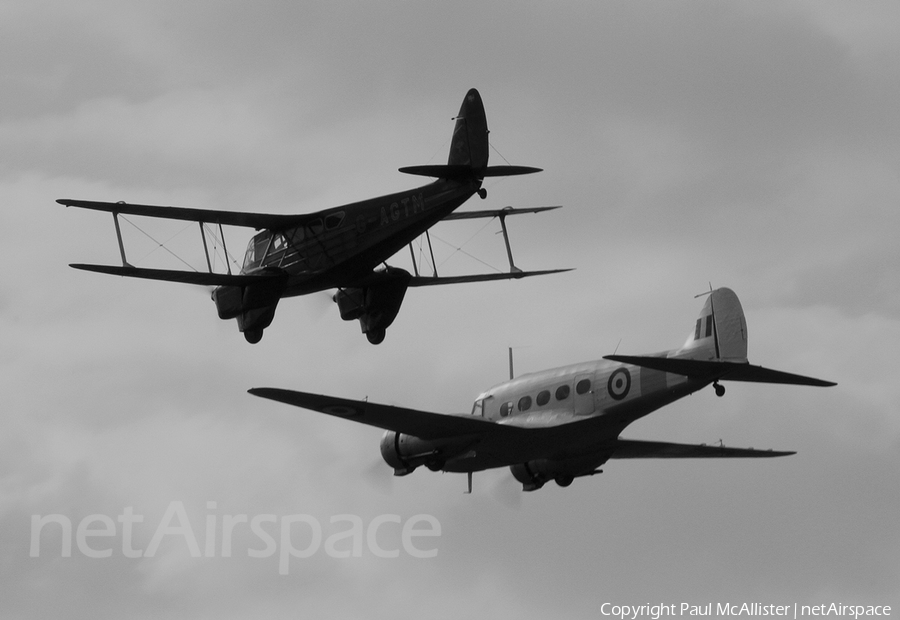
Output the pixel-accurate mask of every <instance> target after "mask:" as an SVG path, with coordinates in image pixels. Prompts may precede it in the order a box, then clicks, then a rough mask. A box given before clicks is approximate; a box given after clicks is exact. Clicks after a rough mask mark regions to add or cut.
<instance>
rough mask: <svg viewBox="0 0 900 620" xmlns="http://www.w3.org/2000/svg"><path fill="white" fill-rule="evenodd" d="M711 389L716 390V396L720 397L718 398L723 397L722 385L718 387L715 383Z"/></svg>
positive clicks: (723, 389)
mask: <svg viewBox="0 0 900 620" xmlns="http://www.w3.org/2000/svg"><path fill="white" fill-rule="evenodd" d="M713 387H714V388H715V390H716V396H720V397H721V396H725V386H724V385H719V382H718V381H715V382H714V383H713Z"/></svg>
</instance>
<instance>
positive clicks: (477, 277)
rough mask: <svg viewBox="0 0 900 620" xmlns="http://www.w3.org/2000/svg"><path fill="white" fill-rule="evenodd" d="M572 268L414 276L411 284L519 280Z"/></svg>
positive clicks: (432, 284) (428, 284)
mask: <svg viewBox="0 0 900 620" xmlns="http://www.w3.org/2000/svg"><path fill="white" fill-rule="evenodd" d="M564 271H572V269H544V270H541V271H512V272H504V273H479V274H473V275H468V276H441V277H432V276H413V277H412V279H411V280H410V281H409V286H437V285H439V284H466V283H469V282H491V281H494V280H518V279H519V278H527V277H529V276H544V275H548V274H551V273H563V272H564Z"/></svg>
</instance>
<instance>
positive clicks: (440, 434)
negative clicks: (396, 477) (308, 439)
mask: <svg viewBox="0 0 900 620" xmlns="http://www.w3.org/2000/svg"><path fill="white" fill-rule="evenodd" d="M248 392H249V393H250V394H253V395H254V396H259V397H262V398H268V399H270V400H275V401H278V402H281V403H285V404H288V405H294V406H295V407H302V408H303V409H309V410H311V411H318V412H319V413H325V414H328V415H332V416H335V417H338V418H344V419H347V420H352V421H353V422H359V423H360V424H368V425H369V426H376V427H378V428H383V429H385V430H390V431H396V432H398V433H407V434H409V435H415V436H416V437H420V438H422V439H442V438H445V437H461V436H467V435H484V434H485V433H488V432H492V433H493V432H506V433H516V432H517V431H518V430H519V429H515V428H511V427H506V426H502V425H499V424H495V423H494V422H489V421H487V420H484V419H482V418H477V417H474V416H471V415H447V414H442V413H432V412H430V411H418V410H415V409H405V408H403V407H393V406H391V405H379V404H378V403H372V402H369V401H365V400H349V399H346V398H336V397H334V396H325V395H323V394H309V393H307V392H295V391H293V390H283V389H279V388H252V389H250V390H248Z"/></svg>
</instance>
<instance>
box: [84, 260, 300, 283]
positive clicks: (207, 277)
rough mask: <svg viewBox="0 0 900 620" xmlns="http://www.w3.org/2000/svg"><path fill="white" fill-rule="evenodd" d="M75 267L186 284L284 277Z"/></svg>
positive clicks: (252, 281) (87, 266)
mask: <svg viewBox="0 0 900 620" xmlns="http://www.w3.org/2000/svg"><path fill="white" fill-rule="evenodd" d="M69 267H72V268H74V269H81V270H83V271H94V272H97V273H108V274H111V275H114V276H124V277H127V278H143V279H145V280H165V281H167V282H181V283H184V284H199V285H202V286H229V285H231V286H246V285H248V284H256V283H259V282H261V281H263V280H272V279H275V278H282V277H284V276H283V275H281V274H267V275H229V274H225V273H205V272H202V271H178V270H174V269H143V268H140V267H131V266H125V267H119V266H117V265H83V264H72V265H69Z"/></svg>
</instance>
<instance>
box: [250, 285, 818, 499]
mask: <svg viewBox="0 0 900 620" xmlns="http://www.w3.org/2000/svg"><path fill="white" fill-rule="evenodd" d="M510 374H512V368H510ZM720 381H751V382H758V383H788V384H795V385H813V386H830V385H835V384H834V383H832V382H830V381H822V380H820V379H813V378H811V377H804V376H801V375H795V374H791V373H786V372H781V371H778V370H771V369H769V368H764V367H762V366H753V365H750V364H749V363H748V361H747V324H746V321H745V320H744V312H743V310H742V308H741V304H740V301H738V298H737V295H735V294H734V292H732V291H731V290H730V289H727V288H720V289H716V290H714V291H711V292H710V293H709V297H708V298H707V300H706V303H705V305H704V306H703V310H702V311H701V312H700V316H699V318H698V319H697V321H696V323H695V325H694V327H693V329H692V330H691V333H690V335H689V336H688V339H687V342H686V343H685V344H684V346H683V347H681V348H680V349H674V350H671V351H664V352H662V353H656V354H653V355H640V356H634V355H607V356H605V357H604V359H602V360H597V361H592V362H585V363H581V364H573V365H571V366H564V367H562V368H554V369H552V370H545V371H543V372H536V373H533V374H527V375H522V376H520V377H516V378H512V377H511V378H510V381H508V382H506V383H502V384H500V385H497V386H494V387H492V388H491V389H489V390H487V391H486V392H484V393H482V394H480V395H479V396H478V398H476V399H475V404H474V406H473V407H472V412H471V413H470V414H458V415H446V414H439V413H432V412H428V411H416V410H414V409H404V408H400V407H392V406H387V405H379V404H376V403H373V402H368V401H358V400H348V399H345V398H334V397H331V396H322V395H318V394H307V393H304V392H294V391H290V390H282V389H275V388H254V389H251V390H250V393H251V394H254V395H256V396H261V397H263V398H269V399H272V400H277V401H280V402H283V403H287V404H290V405H296V406H298V407H303V408H305V409H310V410H313V411H318V412H321V413H327V414H329V415H333V416H336V417H339V418H345V419H347V420H351V421H353V422H359V423H361V424H369V425H371V426H377V427H379V428H383V429H387V432H386V433H385V434H384V436H383V437H382V439H381V454H382V456H383V457H384V460H385V461H386V462H387V464H388V465H390V466H391V467H393V468H394V475H397V476H403V475H406V474H409V473H411V472H412V471H413V470H415V469H416V468H417V467H419V466H420V465H424V466H426V467H427V468H428V469H431V470H432V471H447V472H467V473H468V474H469V491H471V488H472V478H471V474H472V472H474V471H481V470H484V469H489V468H494V467H510V469H511V470H512V474H513V476H515V478H516V480H518V481H519V482H521V483H522V484H523V488H524V490H525V491H533V490H535V489H539V488H541V487H542V486H543V485H544V484H545V483H546V482H548V481H550V480H555V481H556V482H557V483H558V484H559V485H560V486H568V485H569V484H571V483H572V481H573V480H574V479H575V478H577V477H580V476H590V475H593V474H596V473H600V469H599V467H600V466H601V465H603V464H604V463H605V462H606V461H607V460H609V459H637V458H719V457H726V458H727V457H772V456H786V455H789V454H794V452H774V451H772V450H754V449H752V448H730V447H725V446H722V445H706V444H700V445H689V444H678V443H667V442H660V441H639V440H635V439H622V438H620V437H619V435H620V433H621V432H622V431H623V430H624V429H625V427H627V426H628V425H629V424H631V423H632V422H634V421H635V420H637V419H639V418H642V417H644V416H646V415H648V414H650V413H652V412H653V411H656V410H657V409H659V408H660V407H663V406H664V405H668V404H669V403H671V402H674V401H676V400H678V399H679V398H683V397H685V396H687V395H689V394H691V393H693V392H696V391H697V390H699V389H701V388H703V387H705V386H707V385H710V384H712V385H713V386H714V388H715V390H716V394H718V395H719V396H722V395H723V394H724V393H725V388H724V387H723V386H722V385H721V384H720Z"/></svg>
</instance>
